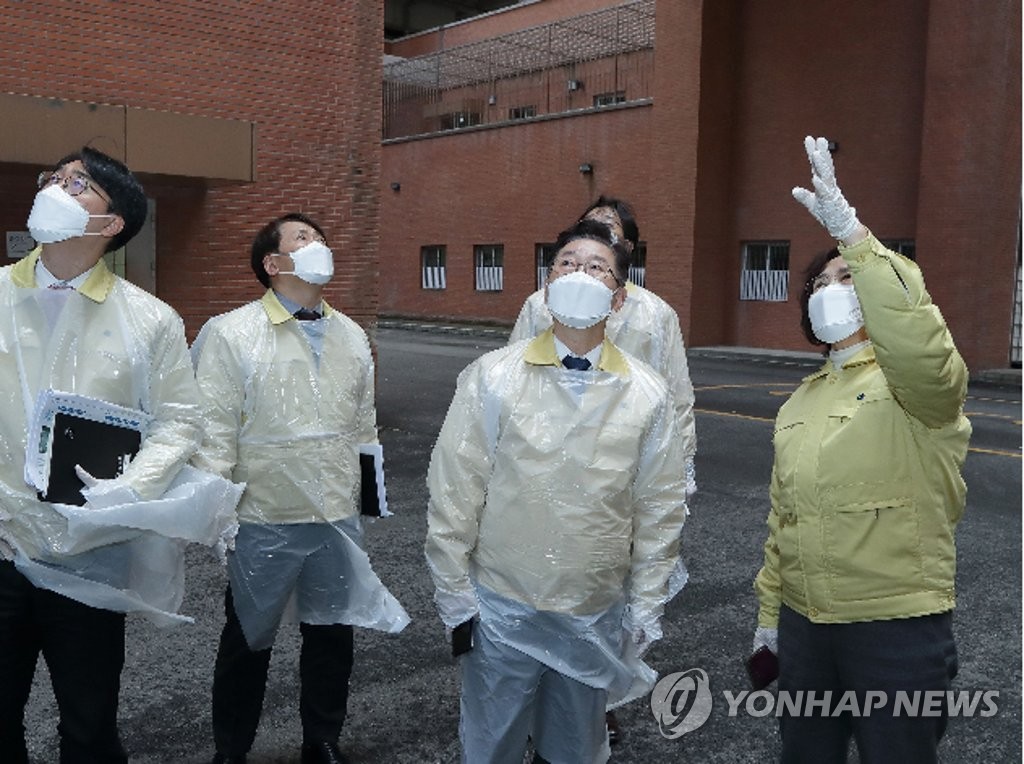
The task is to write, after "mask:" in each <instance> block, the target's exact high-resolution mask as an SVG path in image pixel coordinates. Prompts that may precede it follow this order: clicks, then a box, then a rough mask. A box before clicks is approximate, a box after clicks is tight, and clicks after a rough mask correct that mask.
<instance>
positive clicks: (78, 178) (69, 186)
mask: <svg viewBox="0 0 1024 764" xmlns="http://www.w3.org/2000/svg"><path fill="white" fill-rule="evenodd" d="M36 184H37V185H38V186H39V188H41V189H42V188H46V187H47V186H54V185H57V184H60V185H61V186H62V187H63V189H64V190H65V191H67V192H68V193H69V194H70V195H71V196H78V195H79V194H84V193H85V192H86V191H89V190H90V189H91V190H92V191H93V192H94V193H95V194H96V196H98V197H99V198H100V199H102V200H103V201H105V202H106V203H107V204H110V197H109V196H107V195H106V194H105V193H103V192H102V191H100V189H99V186H97V185H96V183H95V181H93V179H92V178H90V177H89V176H88V175H86V174H84V173H80V172H72V173H71V174H70V175H68V176H66V177H64V176H62V175H61V174H60V173H59V172H54V171H52V170H43V171H42V172H41V173H39V177H38V178H36Z"/></svg>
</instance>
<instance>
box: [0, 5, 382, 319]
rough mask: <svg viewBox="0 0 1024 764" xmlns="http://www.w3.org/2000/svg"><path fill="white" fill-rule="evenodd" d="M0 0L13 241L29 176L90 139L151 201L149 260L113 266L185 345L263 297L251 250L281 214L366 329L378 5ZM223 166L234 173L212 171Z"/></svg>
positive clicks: (0, 210) (337, 300)
mask: <svg viewBox="0 0 1024 764" xmlns="http://www.w3.org/2000/svg"><path fill="white" fill-rule="evenodd" d="M3 5H4V9H3V11H2V15H3V24H0V98H2V99H3V100H2V103H3V107H4V115H3V118H2V120H0V122H2V123H3V124H0V221H2V223H3V229H4V231H6V232H19V231H24V230H25V219H26V218H27V216H28V212H29V209H30V207H31V204H32V198H33V195H34V194H35V191H36V187H35V177H36V175H37V173H38V172H39V171H40V170H41V169H44V167H46V166H47V165H48V163H50V162H53V161H56V160H57V159H58V158H60V157H61V156H63V155H64V154H65V153H67V152H69V151H71V150H73V149H75V148H77V147H78V146H81V145H82V144H83V143H87V142H90V143H92V144H93V145H95V146H96V147H97V148H99V149H101V150H104V151H106V152H107V153H110V154H112V155H114V156H117V157H119V158H121V159H127V162H128V164H129V166H130V167H132V169H133V170H135V171H136V172H137V174H138V175H139V177H140V179H141V180H142V181H143V185H144V186H145V188H146V191H147V195H149V196H150V197H151V198H152V199H153V200H154V202H155V204H154V214H155V224H154V225H153V234H152V240H153V242H152V248H153V250H155V256H153V257H152V258H151V259H152V260H153V263H152V265H149V264H148V263H142V264H141V269H137V270H136V273H135V277H134V278H133V277H132V273H131V272H132V268H133V266H139V265H140V264H139V263H136V262H133V258H134V257H135V256H136V254H135V253H133V251H132V250H131V249H129V253H128V263H127V270H128V272H129V277H130V278H132V280H136V281H139V282H140V283H142V284H143V285H148V286H149V288H150V289H151V290H153V291H155V293H156V294H157V295H158V296H159V297H160V298H161V299H163V300H165V301H166V302H168V303H170V304H171V305H172V306H173V307H174V308H175V309H177V310H178V311H179V312H180V313H181V314H182V316H183V318H184V319H185V322H186V328H187V330H188V335H189V338H190V339H191V338H192V337H194V335H195V333H196V332H197V331H198V330H199V327H200V326H201V325H202V323H203V322H204V321H205V320H206V319H207V318H208V317H209V316H210V315H213V314H216V313H220V312H223V311H225V310H229V309H231V308H234V307H237V306H238V305H240V304H242V303H244V302H246V301H248V300H251V299H253V298H255V297H257V296H259V295H260V294H262V291H263V289H262V287H261V286H260V285H259V283H258V282H257V281H256V279H255V277H254V276H253V274H252V271H251V270H250V268H249V245H250V243H251V242H252V237H253V235H254V234H255V232H256V231H257V230H258V228H259V227H261V226H262V225H263V224H264V223H266V222H267V221H268V220H269V219H271V218H272V217H275V216H277V215H279V214H282V213H284V212H289V211H293V210H298V211H302V212H305V213H307V214H309V215H311V216H312V217H314V218H315V219H317V220H318V221H320V222H321V224H322V225H323V226H324V228H325V230H326V231H327V234H328V238H329V243H330V245H331V247H332V249H333V250H334V252H335V255H336V260H337V262H336V268H337V276H336V278H335V280H334V282H332V284H331V285H330V286H329V287H328V290H327V299H328V300H329V301H330V302H331V303H332V304H334V305H336V306H337V307H340V308H341V309H343V310H344V311H345V312H347V313H348V314H350V315H351V316H353V318H355V319H356V320H358V321H360V322H361V323H363V324H364V325H370V324H372V322H373V320H374V318H375V316H376V312H377V293H376V284H377V249H378V242H377V232H378V228H379V222H378V218H379V215H378V200H379V191H378V187H379V184H380V181H379V169H380V123H381V115H380V99H379V97H378V94H379V92H380V80H381V58H380V51H381V45H382V42H381V29H382V27H383V3H382V2H381V0H346V2H344V3H298V4H296V3H223V2H218V1H217V0H182V2H174V3H161V2H158V0H148V1H140V2H132V3H67V2H61V1H60V0H41V1H39V2H5V3H4V4H3ZM3 94H6V95H3ZM103 115H106V116H103ZM147 126H148V127H147ZM225 131H227V138H226V139H225V138H224V134H225ZM218 139H220V140H222V143H221V144H218ZM249 152H251V157H250V156H249ZM224 154H237V155H238V157H237V158H238V160H239V161H237V162H235V163H234V165H232V166H231V167H229V168H227V169H220V168H218V167H217V165H218V163H219V162H220V161H221V160H222V159H223V156H224ZM246 160H248V161H249V164H248V166H245V165H246ZM239 164H240V165H243V166H242V167H241V170H239V168H238V166H237V165H239ZM139 256H141V255H139ZM5 262H9V260H5ZM147 268H152V269H153V270H155V283H154V282H153V278H152V275H151V274H146V273H144V272H143V271H145V270H146V269H147Z"/></svg>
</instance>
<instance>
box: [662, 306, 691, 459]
mask: <svg viewBox="0 0 1024 764" xmlns="http://www.w3.org/2000/svg"><path fill="white" fill-rule="evenodd" d="M666 323H667V325H668V328H667V331H666V335H665V354H666V361H665V365H664V367H663V369H662V373H663V374H664V376H665V379H666V381H667V382H668V386H669V389H670V390H671V392H672V401H673V406H674V408H675V412H676V418H677V419H678V420H679V436H680V437H681V438H682V439H683V442H684V446H683V455H684V456H685V457H686V458H688V459H693V456H694V454H696V453H697V424H696V421H695V419H694V415H693V404H694V395H693V383H692V382H691V381H690V366H689V364H688V363H687V361H686V347H685V345H684V344H683V333H682V331H681V330H680V328H679V317H678V316H676V315H674V311H673V316H672V320H671V321H668V322H666Z"/></svg>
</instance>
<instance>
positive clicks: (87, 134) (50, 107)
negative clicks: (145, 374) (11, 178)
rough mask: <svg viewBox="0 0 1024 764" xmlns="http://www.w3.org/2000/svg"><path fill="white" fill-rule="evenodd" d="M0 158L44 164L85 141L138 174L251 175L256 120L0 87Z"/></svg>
mask: <svg viewBox="0 0 1024 764" xmlns="http://www.w3.org/2000/svg"><path fill="white" fill-rule="evenodd" d="M0 114H3V119H0V162H3V163H12V164H31V165H41V166H49V165H51V164H52V163H53V162H55V161H56V160H58V159H60V158H61V157H62V156H64V155H66V154H68V153H70V152H72V151H74V150H76V149H77V148H80V147H81V146H84V145H89V146H92V147H94V148H96V149H99V150H100V151H103V152H104V153H106V154H109V155H110V156H112V157H115V158H116V159H119V160H121V161H122V162H124V163H125V164H127V165H128V166H129V167H130V168H131V169H132V171H133V172H134V173H136V174H140V175H160V176H164V177H168V178H175V177H177V178H187V179H190V180H191V181H192V182H196V181H198V182H200V183H204V184H207V185H223V184H231V183H250V182H252V181H254V180H256V124H255V123H254V122H248V121H245V120H239V119H219V118H215V117H199V116H195V115H190V114H179V113H176V112H170V111H157V110H155V109H140V108H136V107H133V106H121V105H111V104H99V103H88V102H85V101H71V100H66V99H62V98H45V97H40V96H31V95H19V94H15V93H0Z"/></svg>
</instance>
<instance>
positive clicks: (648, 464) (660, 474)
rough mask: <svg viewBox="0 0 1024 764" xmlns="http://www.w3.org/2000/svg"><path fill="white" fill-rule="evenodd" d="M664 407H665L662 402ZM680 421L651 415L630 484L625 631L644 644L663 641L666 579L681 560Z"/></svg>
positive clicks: (683, 512) (683, 501) (683, 502)
mask: <svg viewBox="0 0 1024 764" xmlns="http://www.w3.org/2000/svg"><path fill="white" fill-rule="evenodd" d="M664 405H665V406H668V405H669V403H668V398H666V403H665V404H664ZM683 460H684V457H683V446H682V443H681V439H680V437H679V431H678V422H677V421H676V419H675V418H674V417H671V416H666V415H665V412H664V411H659V412H657V413H656V414H655V416H654V418H653V422H652V426H651V429H650V431H649V432H648V433H647V436H646V438H645V440H644V443H643V446H642V450H641V453H640V465H639V469H638V470H637V475H636V479H635V481H634V485H633V500H634V510H633V551H632V558H631V564H630V575H629V596H628V600H627V613H626V616H625V624H624V625H625V626H626V628H627V629H628V630H630V631H632V632H634V633H636V630H637V629H642V630H643V632H644V634H645V636H646V639H647V642H648V643H650V642H653V641H655V640H658V639H660V638H661V624H660V622H661V616H662V613H663V612H664V609H665V602H666V601H667V597H668V579H669V576H670V575H671V573H672V571H673V569H674V567H675V565H676V560H677V559H678V556H679V534H680V531H681V530H682V526H683V522H684V521H685V519H686V478H685V475H684V470H683Z"/></svg>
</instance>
